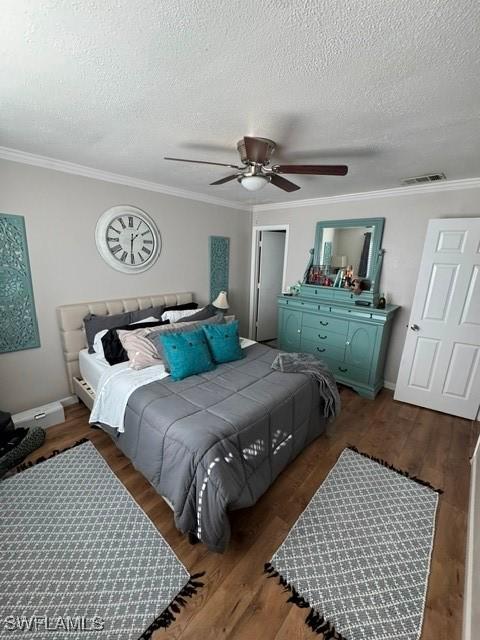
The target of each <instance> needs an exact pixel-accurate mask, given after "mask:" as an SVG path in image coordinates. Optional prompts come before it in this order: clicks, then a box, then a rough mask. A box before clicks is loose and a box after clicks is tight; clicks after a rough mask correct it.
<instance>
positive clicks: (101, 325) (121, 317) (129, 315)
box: [83, 305, 164, 353]
mask: <svg viewBox="0 0 480 640" xmlns="http://www.w3.org/2000/svg"><path fill="white" fill-rule="evenodd" d="M163 310H164V306H163V305H160V306H158V307H148V309H138V310H137V311H125V313H115V314H113V315H109V316H97V315H95V314H94V313H89V314H88V315H86V316H85V317H84V319H83V324H84V326H85V335H86V337H87V344H88V353H95V349H94V348H93V341H94V340H95V336H96V335H97V333H98V332H99V331H103V330H104V329H117V328H119V327H125V326H126V325H129V324H132V322H138V321H139V320H144V319H145V318H149V317H150V316H153V317H154V318H158V319H159V320H160V318H161V317H162V313H163Z"/></svg>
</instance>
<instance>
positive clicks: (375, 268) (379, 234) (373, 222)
mask: <svg viewBox="0 0 480 640" xmlns="http://www.w3.org/2000/svg"><path fill="white" fill-rule="evenodd" d="M367 226H368V227H373V228H374V233H373V246H372V266H371V273H370V274H367V276H365V278H363V279H364V280H368V282H369V283H370V290H371V291H375V290H376V289H378V285H379V281H380V271H381V262H382V261H381V256H382V255H383V251H382V239H383V228H384V226H385V218H352V219H349V220H325V221H323V220H322V221H321V222H317V224H316V227H315V247H314V253H313V264H314V265H317V264H319V262H318V260H319V259H320V251H321V242H322V238H323V230H324V229H332V228H335V229H347V228H351V227H367ZM315 286H318V285H315ZM325 288H326V289H331V287H325Z"/></svg>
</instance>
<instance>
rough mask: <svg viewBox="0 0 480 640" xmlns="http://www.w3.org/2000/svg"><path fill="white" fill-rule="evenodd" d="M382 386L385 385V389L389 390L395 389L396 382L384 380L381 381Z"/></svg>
mask: <svg viewBox="0 0 480 640" xmlns="http://www.w3.org/2000/svg"><path fill="white" fill-rule="evenodd" d="M383 386H384V387H385V389H390V391H395V386H396V383H395V382H389V381H388V380H384V381H383Z"/></svg>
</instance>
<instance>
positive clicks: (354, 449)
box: [348, 445, 443, 495]
mask: <svg viewBox="0 0 480 640" xmlns="http://www.w3.org/2000/svg"><path fill="white" fill-rule="evenodd" d="M348 449H350V450H351V451H355V453H358V454H359V455H361V456H363V457H364V458H368V459H369V460H373V462H378V464H381V465H382V466H383V467H387V469H390V470H391V471H395V473H399V474H400V475H401V476H404V477H405V478H408V479H409V480H413V482H417V483H418V484H421V485H422V486H424V487H428V488H429V489H431V490H432V491H435V493H438V494H439V495H441V494H442V493H443V490H442V489H437V488H436V487H434V486H432V485H431V484H430V483H429V482H427V481H426V480H422V479H421V478H417V476H411V475H410V474H409V473H408V471H404V470H403V469H397V468H396V467H394V466H393V464H389V463H388V462H386V461H385V460H382V458H376V457H375V456H371V455H369V454H368V453H365V452H364V451H359V450H358V449H357V447H354V446H353V445H349V446H348Z"/></svg>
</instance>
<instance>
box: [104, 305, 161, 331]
mask: <svg viewBox="0 0 480 640" xmlns="http://www.w3.org/2000/svg"><path fill="white" fill-rule="evenodd" d="M164 311H165V307H164V306H163V304H159V305H157V306H156V307H147V308H146V309H136V310H135V311H130V322H129V323H128V324H132V322H137V321H139V320H143V322H146V321H147V318H148V317H151V316H153V317H154V318H161V317H162V313H163V312H164ZM110 328H111V327H110Z"/></svg>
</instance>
